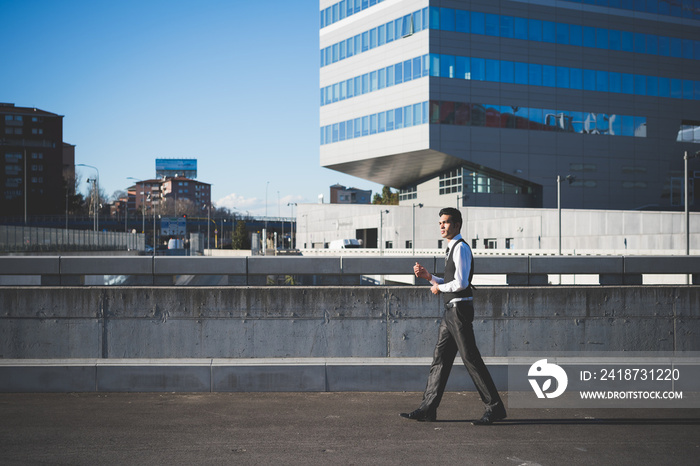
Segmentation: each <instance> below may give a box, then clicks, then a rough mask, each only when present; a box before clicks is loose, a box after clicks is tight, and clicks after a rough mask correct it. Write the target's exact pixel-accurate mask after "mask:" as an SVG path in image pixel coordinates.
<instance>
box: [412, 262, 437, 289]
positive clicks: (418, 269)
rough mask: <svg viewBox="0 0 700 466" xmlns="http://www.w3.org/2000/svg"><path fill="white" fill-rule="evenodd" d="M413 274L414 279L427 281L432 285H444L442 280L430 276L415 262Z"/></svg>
mask: <svg viewBox="0 0 700 466" xmlns="http://www.w3.org/2000/svg"><path fill="white" fill-rule="evenodd" d="M413 273H414V274H416V277H418V278H423V279H425V280H428V281H429V282H430V283H432V284H433V285H435V284H440V283H444V280H443V279H442V278H440V277H436V276H435V275H432V274H431V273H430V272H428V270H427V269H426V268H425V267H423V266H422V265H420V264H419V263H418V262H416V265H414V266H413Z"/></svg>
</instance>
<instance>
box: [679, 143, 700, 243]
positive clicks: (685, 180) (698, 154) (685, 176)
mask: <svg viewBox="0 0 700 466" xmlns="http://www.w3.org/2000/svg"><path fill="white" fill-rule="evenodd" d="M695 157H700V151H697V152H696V153H694V154H692V155H688V151H685V154H684V155H683V165H684V171H683V184H684V185H685V255H686V256H689V255H690V211H689V210H690V209H689V204H690V202H689V197H688V159H694V158H695ZM693 192H694V191H693ZM693 197H694V196H693Z"/></svg>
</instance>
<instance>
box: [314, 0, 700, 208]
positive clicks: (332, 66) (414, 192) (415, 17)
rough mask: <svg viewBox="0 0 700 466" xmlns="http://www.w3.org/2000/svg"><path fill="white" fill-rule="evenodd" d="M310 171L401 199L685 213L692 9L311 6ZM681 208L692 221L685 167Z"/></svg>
mask: <svg viewBox="0 0 700 466" xmlns="http://www.w3.org/2000/svg"><path fill="white" fill-rule="evenodd" d="M319 25H320V99H319V104H320V122H321V128H320V145H321V164H322V165H323V166H325V167H328V168H331V169H334V170H338V171H340V172H343V173H347V174H351V175H354V176H358V177H360V178H364V179H367V180H371V181H373V182H376V183H380V184H384V185H388V186H392V187H394V188H397V189H400V190H401V194H400V198H401V202H402V203H415V202H426V203H429V204H430V205H457V204H459V205H464V206H467V205H470V206H494V207H556V205H557V185H558V183H557V177H561V179H562V180H565V181H564V182H563V183H562V184H561V198H562V205H563V206H565V207H566V208H584V209H624V210H628V209H655V210H666V209H682V208H683V202H684V201H683V199H684V187H685V186H684V183H683V179H684V160H683V157H684V153H685V152H686V151H687V152H688V153H689V154H690V155H691V156H692V155H694V154H695V153H696V152H698V151H700V0H583V1H568V0H530V1H507V0H488V1H486V0H484V1H476V0H474V1H456V0H452V1H449V0H442V1H440V0H383V1H380V0H374V1H373V0H344V1H337V0H321V2H320V23H319ZM689 167H690V170H689V171H688V175H689V176H688V177H689V179H690V182H689V184H688V187H689V192H690V198H691V200H690V208H691V210H700V209H698V208H697V206H698V203H697V202H695V199H698V200H700V196H696V195H695V190H694V189H693V188H694V184H693V181H694V180H695V179H699V178H700V157H699V158H696V159H694V160H690V161H689Z"/></svg>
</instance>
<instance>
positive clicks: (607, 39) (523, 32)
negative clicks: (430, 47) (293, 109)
mask: <svg viewBox="0 0 700 466" xmlns="http://www.w3.org/2000/svg"><path fill="white" fill-rule="evenodd" d="M425 29H432V30H436V31H453V32H459V33H464V34H476V35H485V36H491V37H503V38H509V39H518V40H527V41H533V42H544V43H551V44H561V45H572V46H575V47H587V48H593V49H601V50H615V51H622V52H630V53H642V54H648V55H658V56H662V57H675V58H684V59H687V60H700V39H697V38H680V37H669V36H660V35H656V34H649V33H645V32H635V31H625V30H619V29H608V28H601V27H596V26H581V25H577V24H569V23H562V22H555V21H543V20H539V19H532V18H523V17H518V16H510V15H498V14H492V13H482V12H478V11H468V10H456V9H453V8H438V7H431V8H429V9H428V8H424V9H422V10H419V11H415V12H413V13H412V14H411V15H405V16H403V17H401V18H397V19H395V20H393V21H390V22H388V23H386V24H384V25H382V26H379V27H376V28H372V29H370V30H368V31H365V32H363V33H361V34H357V35H355V36H354V37H352V38H349V39H347V40H345V41H342V42H338V43H335V44H333V45H330V46H328V47H325V48H324V49H322V50H321V66H326V65H330V64H332V63H336V62H337V61H340V60H345V59H346V58H350V57H352V56H354V55H355V54H358V53H362V52H366V51H368V50H371V49H374V48H376V47H379V46H382V45H385V44H388V43H390V42H393V41H394V40H398V39H400V38H401V37H403V36H404V35H406V34H408V33H409V31H410V32H411V33H417V32H420V31H423V30H425ZM371 35H376V36H377V40H376V41H375V42H370V40H369V38H370V36H371Z"/></svg>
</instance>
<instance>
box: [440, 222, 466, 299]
mask: <svg viewBox="0 0 700 466" xmlns="http://www.w3.org/2000/svg"><path fill="white" fill-rule="evenodd" d="M460 239H462V235H461V234H457V236H455V237H454V238H452V239H451V240H450V242H449V243H447V247H448V248H450V251H453V248H456V249H454V251H453V252H452V260H453V261H454V263H455V277H454V280H452V281H451V282H448V283H445V280H444V279H442V278H440V277H436V276H435V275H432V278H431V280H430V282H431V283H434V284H436V285H438V289H439V290H440V292H442V293H456V292H458V291H462V290H464V289H466V288H467V287H469V274H470V271H471V264H472V251H471V249H470V248H469V247H468V246H467V245H466V243H459V244H457V241H459V240H460ZM462 299H464V298H455V299H453V300H452V301H456V300H462Z"/></svg>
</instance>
